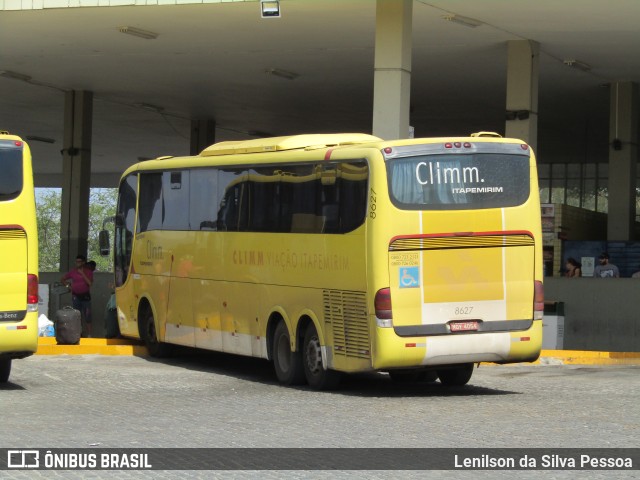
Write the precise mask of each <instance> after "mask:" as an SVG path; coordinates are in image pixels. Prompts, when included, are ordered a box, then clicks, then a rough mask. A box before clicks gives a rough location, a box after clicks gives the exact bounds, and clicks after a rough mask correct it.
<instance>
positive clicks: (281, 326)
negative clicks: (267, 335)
mask: <svg viewBox="0 0 640 480" xmlns="http://www.w3.org/2000/svg"><path fill="white" fill-rule="evenodd" d="M271 351H272V352H273V368H274V370H275V371H276V377H278V381H279V382H280V383H282V384H283V385H301V384H303V383H304V371H303V370H302V355H301V354H300V350H298V351H295V352H292V351H291V336H290V335H289V329H288V328H287V324H286V323H284V322H283V321H281V322H280V323H278V326H277V327H276V331H275V333H274V334H273V348H272V349H271Z"/></svg>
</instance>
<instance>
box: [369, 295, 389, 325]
mask: <svg viewBox="0 0 640 480" xmlns="http://www.w3.org/2000/svg"><path fill="white" fill-rule="evenodd" d="M373 303H374V306H375V309H376V318H377V319H378V326H379V327H391V326H392V322H391V319H392V318H393V313H392V311H391V290H390V289H389V288H381V289H380V290H378V291H377V292H376V297H375V299H374V301H373Z"/></svg>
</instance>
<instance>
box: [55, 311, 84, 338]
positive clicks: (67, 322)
mask: <svg viewBox="0 0 640 480" xmlns="http://www.w3.org/2000/svg"><path fill="white" fill-rule="evenodd" d="M81 335H82V316H81V314H80V310H76V309H75V308H72V307H64V308H61V309H60V310H58V311H57V312H56V343H57V344H58V345H76V344H78V343H79V342H80V337H81Z"/></svg>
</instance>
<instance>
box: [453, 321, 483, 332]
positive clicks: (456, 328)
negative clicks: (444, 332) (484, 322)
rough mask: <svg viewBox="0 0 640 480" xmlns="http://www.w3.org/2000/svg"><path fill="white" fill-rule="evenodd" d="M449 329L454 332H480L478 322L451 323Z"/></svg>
mask: <svg viewBox="0 0 640 480" xmlns="http://www.w3.org/2000/svg"><path fill="white" fill-rule="evenodd" d="M449 328H450V329H451V331H452V332H469V331H474V330H478V322H476V321H467V322H451V323H450V324H449Z"/></svg>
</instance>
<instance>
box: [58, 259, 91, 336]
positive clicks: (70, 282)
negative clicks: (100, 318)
mask: <svg viewBox="0 0 640 480" xmlns="http://www.w3.org/2000/svg"><path fill="white" fill-rule="evenodd" d="M61 282H62V283H64V284H65V285H67V287H69V289H70V290H71V298H72V301H73V308H75V309H76V310H79V311H80V314H81V318H82V323H83V331H84V332H86V336H87V337H91V320H92V318H91V285H92V284H93V270H92V269H91V268H90V267H89V266H88V265H87V257H85V256H84V255H82V254H79V255H78V256H77V257H76V267H75V268H74V269H72V270H70V271H68V272H67V273H65V274H64V275H63V276H62V280H61Z"/></svg>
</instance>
